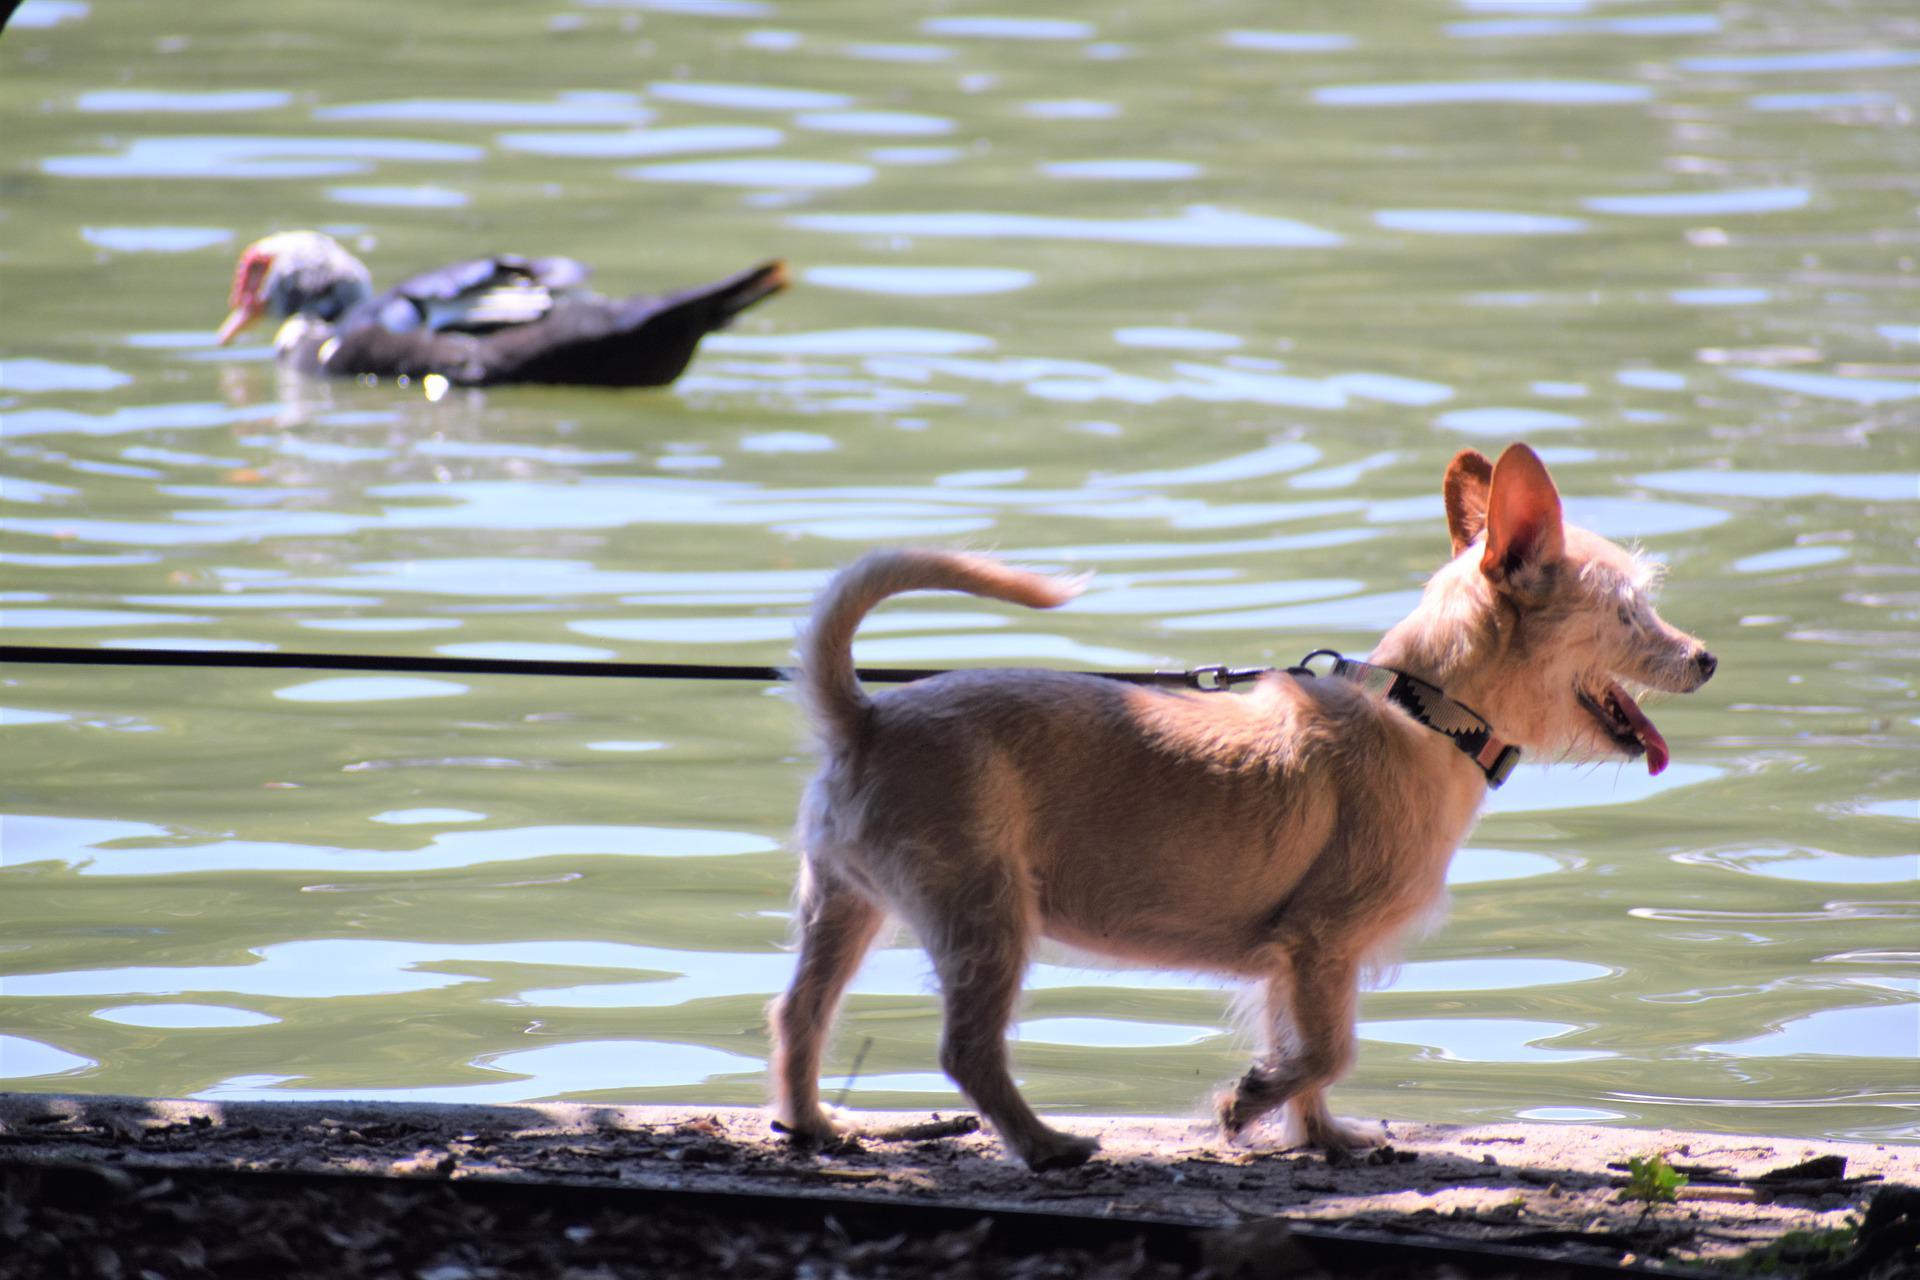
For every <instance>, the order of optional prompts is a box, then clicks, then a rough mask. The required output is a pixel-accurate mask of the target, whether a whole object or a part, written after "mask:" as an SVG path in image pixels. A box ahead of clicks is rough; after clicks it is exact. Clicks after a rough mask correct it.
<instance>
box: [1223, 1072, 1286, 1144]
mask: <svg viewBox="0 0 1920 1280" xmlns="http://www.w3.org/2000/svg"><path fill="white" fill-rule="evenodd" d="M1286 1100H1287V1097H1286V1094H1285V1093H1283V1092H1281V1091H1280V1090H1279V1089H1276V1088H1274V1087H1273V1085H1272V1082H1271V1081H1270V1080H1269V1079H1268V1078H1267V1077H1266V1076H1264V1075H1262V1074H1261V1073H1260V1072H1258V1071H1257V1070H1256V1071H1249V1072H1247V1074H1246V1075H1245V1076H1244V1077H1242V1078H1241V1079H1240V1081H1239V1082H1238V1083H1236V1084H1235V1085H1234V1087H1233V1088H1231V1089H1223V1090H1221V1091H1220V1093H1219V1094H1217V1095H1216V1096H1215V1097H1214V1100H1213V1114H1214V1118H1215V1119H1216V1120H1218V1121H1219V1122H1220V1132H1221V1134H1222V1135H1224V1136H1225V1137H1226V1139H1227V1141H1229V1142H1238V1141H1240V1138H1241V1136H1242V1135H1243V1134H1245V1133H1246V1131H1247V1130H1248V1129H1250V1128H1252V1127H1253V1125H1254V1124H1255V1123H1257V1122H1258V1121H1260V1120H1262V1119H1264V1118H1265V1117H1266V1116H1268V1115H1270V1114H1271V1113H1272V1112H1273V1111H1274V1110H1275V1109H1276V1108H1279V1107H1281V1106H1283V1105H1284V1104H1285V1103H1286ZM1289 1110H1291V1108H1289Z"/></svg>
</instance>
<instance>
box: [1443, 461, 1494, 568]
mask: <svg viewBox="0 0 1920 1280" xmlns="http://www.w3.org/2000/svg"><path fill="white" fill-rule="evenodd" d="M1492 479H1493V464H1492V463H1491V462H1488V461H1487V455H1486V454H1484V453H1482V452H1480V451H1479V450H1478V449H1462V450H1461V451H1460V452H1458V453H1456V454H1454V455H1453V461H1452V462H1450V463H1448V464H1447V478H1446V480H1445V482H1444V483H1443V484H1442V485H1441V487H1440V492H1441V493H1442V494H1443V495H1444V496H1445V497H1446V500H1447V533H1448V535H1449V536H1451V537H1452V538H1453V554H1455V555H1459V554H1460V553H1461V552H1462V551H1465V550H1466V549H1467V546H1468V544H1470V543H1471V542H1472V541H1473V540H1474V539H1475V538H1477V537H1479V536H1480V531H1481V530H1482V529H1484V528H1486V527H1487V484H1488V482H1489V481H1491V480H1492Z"/></svg>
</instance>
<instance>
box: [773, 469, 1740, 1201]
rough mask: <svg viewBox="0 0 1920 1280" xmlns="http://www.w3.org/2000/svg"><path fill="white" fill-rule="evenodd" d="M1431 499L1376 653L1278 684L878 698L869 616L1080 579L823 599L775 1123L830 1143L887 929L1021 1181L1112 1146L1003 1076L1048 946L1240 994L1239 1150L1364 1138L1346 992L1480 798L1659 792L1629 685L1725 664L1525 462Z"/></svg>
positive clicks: (1025, 578) (953, 681) (992, 574)
mask: <svg viewBox="0 0 1920 1280" xmlns="http://www.w3.org/2000/svg"><path fill="white" fill-rule="evenodd" d="M1442 492H1443V497H1444V499H1445V508H1446V518H1447V530H1448V533H1449V535H1450V536H1451V540H1452V544H1453V555H1452V558H1451V559H1450V560H1449V561H1448V562H1447V563H1446V564H1445V565H1443V566H1442V567H1441V568H1440V569H1439V571H1438V572H1436V573H1435V574H1434V575H1433V577H1432V579H1431V580H1430V581H1429V582H1428V583H1427V586H1426V588H1425V590H1424V592H1423V593H1422V596H1421V600H1420V603H1419V606H1418V607H1417V608H1416V609H1415V610H1414V611H1413V612H1412V613H1411V614H1410V615H1408V616H1407V617H1406V618H1405V619H1403V620H1402V621H1401V622H1400V623H1399V624H1398V625H1396V626H1395V627H1393V629H1392V630H1390V631H1389V632H1388V633H1387V635H1386V636H1385V637H1384V638H1383V639H1382V640H1381V642H1380V644H1379V646H1378V647H1377V648H1376V649H1375V650H1374V652H1373V654H1372V657H1371V661H1370V662H1368V663H1354V662H1348V661H1346V660H1344V659H1342V660H1340V662H1339V664H1338V667H1337V669H1336V671H1335V672H1334V673H1330V674H1325V675H1321V676H1319V677H1314V676H1313V675H1311V674H1310V673H1308V672H1307V671H1305V670H1304V669H1295V670H1293V671H1275V672H1270V673H1265V674H1263V675H1262V676H1261V677H1260V678H1259V679H1258V680H1257V682H1255V683H1254V684H1253V685H1252V687H1251V689H1250V691H1248V692H1246V693H1244V694H1239V695H1235V694H1232V693H1226V692H1209V691H1193V690H1182V689H1165V688H1152V687H1144V686H1140V685H1135V684H1129V683H1125V682H1122V681H1116V680H1111V679H1106V678H1103V677H1100V676H1097V675H1089V674H1080V673H1072V672H1059V671H1044V670H1024V669H1023V670H1005V669H980V670H961V671H952V672H947V673H944V674H941V675H938V676H935V677H932V678H928V679H923V680H920V681H917V682H915V683H912V684H908V685H905V686H903V687H902V688H900V689H897V690H894V691H892V692H889V693H887V694H885V695H883V696H879V697H869V696H868V695H867V694H866V692H864V691H863V690H862V688H861V687H860V684H859V682H858V679H857V677H856V673H855V670H854V665H853V657H852V653H851V645H852V640H853V634H854V631H855V628H856V627H857V626H858V624H859V622H860V620H861V618H862V617H863V616H864V615H865V614H866V613H867V612H868V611H869V610H870V609H872V608H873V607H874V606H875V605H877V604H879V603H880V602H881V601H882V600H883V599H885V598H886V597H888V596H892V595H896V594H898V593H901V592H906V591H922V590H947V591H963V592H970V593H972V594H974V595H979V596H988V597H991V598H993V599H997V600H1005V601H1009V602H1012V603H1016V604H1023V605H1028V606H1031V607H1033V608H1042V609H1045V608H1052V607H1054V606H1056V605H1060V604H1063V603H1065V602H1066V601H1068V600H1070V599H1072V598H1073V597H1074V596H1075V595H1077V594H1079V592H1080V590H1081V589H1082V587H1083V585H1084V580H1070V579H1061V578H1050V577H1045V576H1041V575H1038V574H1034V573H1029V572H1026V571H1023V570H1020V569H1016V568H1012V567H1010V566H1007V565H1005V564H1002V563H1000V562H998V561H996V560H993V559H990V558H987V557H983V556H976V555H967V554H961V553H954V552H944V551H916V550H901V551H879V552H874V553H871V554H869V555H867V556H865V557H864V558H862V559H861V560H859V561H857V562H856V563H855V564H853V565H852V566H851V567H849V568H848V569H846V570H844V571H843V572H842V573H840V575H839V576H838V577H836V578H835V579H834V580H833V581H832V583H831V584H830V585H829V586H828V587H827V588H826V590H825V591H824V592H823V593H822V595H821V597H820V599H819V600H818V602H817V604H816V606H815V610H814V613H813V615H812V619H811V622H810V624H809V626H808V628H807V630H806V631H805V633H804V634H803V636H802V638H801V640H800V644H799V658H800V663H799V669H798V671H797V673H796V675H795V680H796V683H797V686H798V691H799V694H800V699H801V701H802V703H803V705H804V707H805V709H806V712H807V715H808V718H809V719H810V721H811V723H812V727H813V730H814V733H815V734H816V735H817V738H818V743H819V748H820V751H821V754H822V756H823V761H822V764H821V767H820V770H819V773H818V774H817V776H815V777H814V779H813V780H812V782H811V783H810V784H809V786H808V787H807V790H806V793H805V796H804V799H803V800H802V803H801V808H800V817H799V823H798V840H797V843H798V846H799V852H800V860H801V867H800V874H799V882H798V888H797V891H796V913H795V915H796V920H795V927H796V931H797V934H798V942H799V958H798V963H797V965H796V967H795V972H794V976H793V980H792V983H791V985H790V986H789V988H788V990H787V991H786V993H785V994H784V995H782V996H781V997H779V998H778V999H776V1000H775V1001H774V1003H773V1005H772V1006H771V1007H770V1010H769V1014H770V1021H771V1028H772V1036H773V1044H774V1053H773V1059H772V1075H773V1087H774V1093H775V1106H776V1111H777V1120H778V1121H779V1122H780V1123H781V1124H782V1125H783V1126H784V1127H785V1129H786V1130H787V1131H788V1132H789V1133H790V1134H791V1135H792V1137H793V1139H794V1140H795V1141H796V1142H801V1143H820V1142H825V1141H829V1140H831V1139H832V1138H833V1137H834V1136H835V1135H837V1134H838V1133H839V1132H840V1130H839V1127H838V1125H837V1124H836V1122H835V1121H834V1119H833V1118H832V1117H831V1116H830V1115H829V1114H828V1112H827V1111H826V1110H825V1109H824V1108H823V1107H822V1106H821V1103H820V1095H819V1080H818V1077H819V1068H820V1057H821V1052H822V1049H823V1048H824V1045H825V1040H826V1037H827V1034H828V1032H829V1029H830V1027H831V1024H832V1020H833V1016H834V1012H835V1010H836V1008H837V1006H838V1004H839V1002H840V998H841V996H842V994H843V993H844V992H845V990H846V987H847V984H848V982H849V980H851V978H852V977H853V974H854V971H855V970H856V969H857V968H858V967H859V965H860V961H861V958H862V957H863V956H864V955H865V954H866V951H867V949H868V947H869V945H870V944H871V943H872V942H873V940H874V937H875V935H876V934H877V933H878V932H879V930H880V928H881V926H882V924H883V923H884V922H885V921H886V920H887V919H888V918H889V916H897V917H899V918H901V919H903V920H904V921H905V922H906V923H908V924H910V925H911V926H912V928H913V929H914V931H915V933H916V934H917V935H918V937H919V939H920V941H921V943H922V944H923V945H924V946H925V947H926V949H927V951H928V952H929V953H930V955H931V957H932V961H933V967H934V971H935V973H936V975H937V976H938V979H939V983H940V987H941V989H942V993H943V996H944V1007H945V1019H944V1025H943V1030H942V1038H941V1043H940V1064H941V1066H942V1067H943V1068H944V1069H945V1070H946V1072H947V1074H948V1075H949V1076H951V1077H952V1079H953V1080H954V1081H955V1083H957V1084H958V1085H959V1087H960V1088H961V1090H962V1091H964V1092H965V1093H966V1095H967V1096H968V1098H970V1099H971V1100H972V1102H973V1104H974V1105H975V1106H976V1107H978V1108H979V1110H980V1111H981V1112H982V1113H984V1114H985V1116H986V1117H987V1119H988V1120H989V1121H991V1123H992V1125H993V1127H994V1129H995V1131H996V1132H997V1133H998V1134H999V1137H1000V1139H1001V1141H1002V1142H1003V1143H1004V1144H1005V1145H1006V1146H1007V1147H1009V1148H1011V1149H1012V1151H1013V1153H1014V1154H1016V1155H1017V1156H1018V1157H1019V1158H1020V1159H1021V1160H1023V1161H1024V1162H1025V1163H1026V1164H1027V1165H1028V1166H1029V1167H1030V1168H1032V1169H1034V1170H1036V1171H1037V1170H1046V1169H1059V1168H1069V1167H1072V1166H1075V1165H1078V1164H1081V1163H1082V1162H1084V1161H1086V1160H1087V1159H1088V1158H1089V1157H1090V1156H1092V1155H1093V1153H1094V1152H1095V1151H1096V1150H1097V1149H1098V1146H1099V1143H1098V1141H1097V1140H1096V1139H1094V1138H1090V1137H1084V1136H1078V1135H1074V1134H1068V1133H1063V1132H1061V1131H1059V1130H1057V1129H1053V1128H1051V1127H1049V1126H1048V1125H1047V1124H1045V1123H1044V1122H1043V1121H1042V1120H1041V1119H1040V1118H1039V1117H1038V1116H1037V1115H1036V1114H1035V1113H1034V1112H1033V1110H1032V1108H1031V1107H1029V1106H1028V1105H1027V1103H1026V1101H1025V1099H1024V1098H1022V1097H1021V1095H1020V1093H1019V1091H1018V1090H1017V1089H1016V1088H1015V1086H1014V1083H1013V1079H1012V1076H1011V1075H1010V1074H1009V1072H1008V1061H1007V1048H1006V1039H1005V1037H1006V1029H1007V1024H1008V1021H1009V1019H1010V1018H1011V1016H1012V1014H1013V1010H1014V1004H1015V1001H1016V999H1017V997H1018V994H1019V991H1020V987H1021V982H1022V977H1023V974H1024V971H1025V969H1026V966H1027V962H1028V958H1029V955H1030V952H1031V950H1032V948H1033V946H1034V944H1035V942H1036V940H1037V939H1038V938H1040V937H1043V936H1044V937H1046V938H1050V939H1054V940H1057V941H1059V942H1062V943H1066V944H1068V945H1070V946H1073V947H1077V948H1084V949H1086V950H1089V951H1093V952H1097V953H1100V954H1102V955H1105V956H1109V957H1113V958H1116V959H1119V960H1122V961H1126V962H1131V963H1135V964H1142V965H1148V966H1154V967H1160V968H1169V969H1184V970H1197V971H1207V972H1216V973H1222V974H1229V975H1236V976H1239V977H1241V978H1245V979H1250V980H1251V981H1252V982H1254V983H1257V984H1259V987H1260V992H1259V994H1260V995H1261V997H1262V1006H1263V1012H1262V1026H1261V1037H1262V1048H1261V1052H1260V1054H1259V1056H1258V1057H1257V1059H1256V1060H1255V1062H1254V1065H1253V1067H1252V1068H1251V1069H1250V1070H1249V1071H1248V1072H1247V1073H1246V1075H1245V1076H1244V1077H1242V1078H1241V1079H1240V1080H1239V1081H1238V1082H1237V1083H1236V1084H1234V1085H1233V1086H1232V1087H1231V1088H1230V1089H1229V1090H1227V1091H1226V1092H1225V1093H1223V1094H1222V1095H1221V1097H1220V1098H1219V1099H1218V1102H1217V1107H1218V1115H1219V1119H1220V1122H1221V1125H1222V1128H1223V1130H1224V1131H1225V1133H1226V1135H1227V1136H1228V1137H1229V1138H1230V1139H1234V1138H1238V1137H1239V1136H1240V1135H1241V1133H1242V1132H1243V1131H1244V1130H1245V1129H1246V1128H1247V1127H1248V1126H1249V1125H1251V1124H1252V1123H1253V1122H1254V1121H1256V1120H1258V1119H1260V1118H1261V1117H1263V1116H1265V1115H1267V1114H1268V1113H1270V1112H1273V1111H1275V1110H1276V1109H1279V1108H1281V1107H1283V1106H1285V1107H1288V1108H1290V1109H1291V1111H1292V1113H1293V1118H1294V1120H1295V1121H1296V1122H1297V1128H1296V1131H1295V1132H1296V1133H1303V1134H1304V1137H1305V1139H1306V1141H1307V1142H1308V1143H1311V1144H1313V1145H1315V1146H1318V1147H1321V1148H1323V1149H1331V1148H1336V1147H1343V1148H1351V1147H1359V1146H1368V1145H1375V1144H1377V1143H1378V1142H1379V1141H1380V1140H1381V1136H1380V1135H1379V1134H1378V1133H1377V1132H1374V1131H1370V1130H1367V1129H1363V1128H1360V1127H1358V1126H1354V1125H1351V1124H1347V1123H1343V1122H1342V1121H1340V1120H1337V1119H1335V1118H1334V1116H1333V1114H1332V1113H1331V1111H1329V1109H1328V1106H1327V1099H1326V1092H1327V1089H1328V1087H1329V1086H1330V1085H1331V1084H1333V1082H1334V1081H1335V1080H1337V1079H1338V1078H1339V1077H1340V1076H1341V1075H1342V1074H1343V1073H1344V1072H1345V1071H1346V1069H1347V1068H1348V1066H1349V1065H1350V1064H1351V1062H1352V1060H1353V1056H1354V1039H1355V1036H1354V1016H1355V1005H1356V1002H1357V992H1358V988H1359V982H1360V978H1361V976H1362V974H1363V972H1365V971H1367V970H1368V968H1369V966H1370V965H1374V964H1378V963H1381V962H1383V961H1385V960H1388V959H1390V958H1391V956H1392V953H1393V947H1394V944H1395V943H1396V941H1397V940H1398V939H1399V938H1400V937H1401V935H1402V934H1403V933H1404V932H1406V931H1407V930H1408V929H1409V927H1410V926H1412V925H1414V924H1416V923H1418V922H1420V921H1421V920H1422V919H1423V918H1431V917H1432V916H1433V915H1434V914H1435V913H1436V910H1437V908H1438V907H1439V905H1440V904H1441V902H1442V900H1443V898H1444V892H1445V890H1444V884H1445V878H1446V869H1447V863H1448V862H1449V860H1450V859H1451V858H1452V856H1453V852H1454V850H1455V849H1456V848H1458V847H1459V845H1460V842H1461V841H1462V840H1463V839H1464V838H1465V836H1466V834H1467V831H1468V829H1469V828H1470V827H1471V826H1472V824H1473V821H1474V818H1475V816H1476V814H1477V813H1478V811H1479V808H1480V805H1481V802H1482V801H1483V799H1484V798H1485V796H1486V792H1487V789H1488V786H1489V784H1490V783H1492V784H1496V785H1497V783H1498V782H1499V781H1500V780H1502V779H1503V778H1504V776H1505V772H1506V771H1507V770H1508V769H1510V768H1511V765H1512V763H1513V761H1514V760H1515V759H1517V758H1518V752H1519V751H1520V750H1525V751H1530V752H1537V753H1542V754H1545V755H1548V756H1562V757H1577V758H1603V759H1604V758H1622V757H1624V758H1629V759H1631V758H1637V757H1641V756H1644V757H1645V758H1646V761H1647V765H1648V768H1649V769H1650V770H1651V771H1652V772H1654V773H1658V772H1659V771H1660V770H1661V769H1662V768H1664V767H1665V765H1666V763H1667V758H1668V751H1667V744H1666V741H1665V740H1664V739H1663V738H1662V737H1661V736H1660V733H1659V730H1657V729H1655V728H1654V726H1653V722H1652V721H1651V720H1649V719H1648V718H1647V716H1646V714H1645V712H1643V711H1642V710H1641V709H1640V707H1639V705H1638V703H1636V702H1635V700H1634V698H1633V697H1632V696H1631V695H1630V694H1629V693H1628V692H1627V690H1626V688H1625V687H1624V685H1625V684H1627V683H1631V684H1635V685H1638V686H1642V687H1645V688H1650V689H1656V690H1662V691H1666V692H1673V693H1687V692H1691V691H1693V690H1695V689H1697V688H1699V687H1700V686H1701V685H1702V684H1704V683H1705V682H1706V680H1707V679H1708V677H1710V676H1711V675H1712V674H1713V672H1714V668H1715V667H1716V665H1717V662H1716V660H1715V658H1714V657H1713V655H1712V654H1710V653H1709V652H1707V650H1706V649H1705V647H1703V646H1702V645H1701V643H1700V642H1699V641H1698V640H1696V639H1694V638H1693V637H1692V636H1690V635H1687V634H1685V633H1684V632H1681V631H1679V630H1676V629H1675V628H1673V627H1671V626H1669V625H1668V624H1667V623H1666V622H1664V621H1663V620H1662V619H1661V618H1660V616H1659V614H1657V613H1656V612H1655V611H1654V607H1653V603H1652V599H1651V592H1652V588H1653V586H1654V585H1655V579H1656V577H1657V573H1656V571H1655V567H1654V566H1653V565H1652V564H1650V563H1649V562H1647V561H1645V560H1643V559H1641V558H1640V557H1638V556H1637V555H1635V554H1634V553H1632V552H1630V551H1628V550H1626V549H1624V548H1622V547H1620V546H1618V545H1616V544H1614V543H1613V542H1610V541H1608V540H1607V539H1605V538H1603V537H1601V536H1599V535H1597V534H1594V533H1591V532H1588V531H1587V530H1584V529H1581V528H1579V527H1577V526H1574V525H1571V524H1567V523H1566V522H1565V521H1564V520H1563V518H1562V514H1561V503H1560V496H1559V492H1558V491H1557V489H1556V488H1555V487H1554V483H1553V480H1552V478H1551V476H1549V475H1548V473H1547V469H1546V466H1545V465H1544V464H1543V463H1542V462H1541V461H1540V459H1539V457H1538V456H1537V455H1536V454H1535V453H1534V452H1533V450H1531V449H1530V448H1528V447H1527V446H1526V445H1524V444H1515V445H1512V446H1510V447H1509V448H1508V449H1507V450H1506V451H1505V452H1504V453H1503V454H1502V455H1501V457H1500V460H1499V462H1498V464H1493V463H1489V462H1488V460H1487V459H1486V457H1484V456H1483V455H1482V454H1480V453H1478V452H1476V451H1474V450H1471V449H1469V450H1463V451H1462V452H1461V453H1459V454H1458V455H1457V456H1456V457H1455V458H1454V459H1453V461H1452V463H1451V464H1450V465H1449V466H1448V468H1447V472H1446V476H1445V480H1444V484H1443V490H1442Z"/></svg>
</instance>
